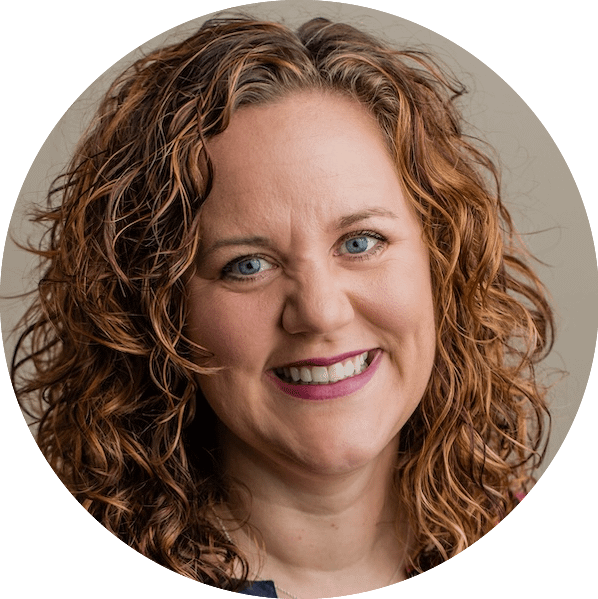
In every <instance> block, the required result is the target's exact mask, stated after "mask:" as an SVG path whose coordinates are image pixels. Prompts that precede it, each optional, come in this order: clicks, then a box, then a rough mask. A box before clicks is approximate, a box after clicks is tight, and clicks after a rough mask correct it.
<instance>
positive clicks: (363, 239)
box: [339, 235, 379, 254]
mask: <svg viewBox="0 0 598 599" xmlns="http://www.w3.org/2000/svg"><path fill="white" fill-rule="evenodd" d="M378 241H379V240H378V239H376V238H374V237H370V236H366V235H361V236H359V237H351V239H347V240H346V241H343V243H342V244H341V248H340V250H339V254H363V253H365V252H368V251H370V250H371V249H372V248H373V247H374V246H375V245H376V244H377V243H378Z"/></svg>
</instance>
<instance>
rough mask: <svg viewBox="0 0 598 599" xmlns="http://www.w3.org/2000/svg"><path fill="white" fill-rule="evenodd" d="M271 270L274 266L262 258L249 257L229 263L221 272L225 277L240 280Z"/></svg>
mask: <svg viewBox="0 0 598 599" xmlns="http://www.w3.org/2000/svg"><path fill="white" fill-rule="evenodd" d="M271 268H274V265H273V264H271V263H270V262H268V261H267V260H265V259H264V258H260V257H258V256H249V257H246V258H239V259H238V260H234V261H233V262H229V263H228V264H227V265H226V266H225V267H224V269H223V271H222V272H223V274H224V275H225V276H230V277H232V278H237V279H242V278H249V277H251V276H252V275H257V274H259V273H261V272H264V271H265V270H270V269H271Z"/></svg>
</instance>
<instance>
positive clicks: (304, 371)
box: [301, 367, 312, 383]
mask: <svg viewBox="0 0 598 599" xmlns="http://www.w3.org/2000/svg"><path fill="white" fill-rule="evenodd" d="M301 381H302V382H304V383H311V381H312V378H311V370H310V369H309V368H305V367H303V368H301Z"/></svg>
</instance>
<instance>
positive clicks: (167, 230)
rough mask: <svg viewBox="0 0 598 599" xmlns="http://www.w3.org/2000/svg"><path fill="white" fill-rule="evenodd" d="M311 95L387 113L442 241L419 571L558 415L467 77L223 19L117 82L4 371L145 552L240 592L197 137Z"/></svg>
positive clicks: (416, 542) (460, 542)
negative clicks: (202, 379) (248, 112)
mask: <svg viewBox="0 0 598 599" xmlns="http://www.w3.org/2000/svg"><path fill="white" fill-rule="evenodd" d="M314 89H319V90H326V91H330V92H334V93H338V94H343V95H345V96H349V97H351V98H353V99H355V100H357V101H358V102H360V104H361V105H362V106H364V107H365V108H366V109H367V110H368V111H369V112H370V113H371V114H372V115H373V116H374V117H375V119H376V120H377V123H378V124H379V127H380V129H381V130H382V132H383V133H384V136H385V139H386V141H387V145H388V150H389V152H390V153H391V155H392V156H393V158H394V160H395V163H396V168H397V172H398V174H399V176H400V179H401V181H402V184H403V187H404V190H405V192H406V195H407V197H408V199H409V201H410V202H411V203H412V204H413V206H414V207H415V209H416V211H417V213H418V215H419V218H420V219H421V224H422V229H423V235H424V239H425V241H426V243H427V245H428V247H429V253H430V264H431V274H432V281H433V289H434V294H435V297H434V302H435V318H436V335H437V349H436V357H435V363H434V368H433V372H432V375H431V378H430V381H429V384H428V387H427V390H426V392H425V395H424V397H423V399H422V401H421V404H420V405H419V407H418V408H417V409H416V411H415V413H414V414H413V416H412V417H411V418H410V420H409V421H408V423H407V424H406V425H405V426H404V428H403V430H402V432H401V439H400V451H399V454H398V456H397V466H396V488H397V491H398V493H399V495H400V497H401V498H402V500H403V503H404V505H405V506H406V507H407V510H408V517H409V522H410V527H411V531H412V535H413V544H412V545H411V547H410V553H409V556H408V558H409V563H410V567H411V569H412V571H414V572H422V571H425V570H427V569H429V568H431V567H434V566H435V565H437V564H439V563H441V562H443V561H445V560H447V559H448V558H450V557H451V556H453V555H455V554H456V553H458V552H460V551H462V550H463V549H464V548H466V547H467V546H469V545H471V544H472V543H473V542H475V541H476V540H477V539H479V538H480V537H481V536H482V535H484V534H485V533H486V532H487V531H488V530H490V529H491V528H492V527H493V526H494V525H495V524H496V522H497V521H499V520H500V519H501V518H503V517H504V516H505V515H506V514H507V513H509V511H511V510H512V509H513V507H514V506H515V505H516V503H517V499H516V495H517V494H518V493H519V492H521V491H525V490H526V489H527V488H529V486H530V485H531V484H533V478H532V473H533V470H534V468H536V467H537V466H538V465H539V463H540V461H541V460H542V457H543V453H544V449H545V444H546V439H547V433H548V428H549V415H548V410H547V407H546V401H545V396H546V389H545V387H543V386H542V385H541V384H540V383H539V382H538V381H537V377H536V374H535V366H536V364H537V363H538V362H539V361H540V360H541V359H543V357H545V355H546V354H547V352H548V351H549V350H550V348H551V346H552V339H553V328H554V327H553V316H552V311H551V309H550V306H549V304H548V302H547V300H546V297H545V296H546V294H545V291H544V289H543V287H542V285H541V283H540V281H539V280H538V278H537V277H536V275H535V274H534V273H533V271H532V270H531V268H530V267H529V266H528V263H529V255H528V254H527V253H526V251H525V250H524V249H523V247H522V244H521V243H520V241H519V239H518V237H517V235H516V232H515V231H514V227H513V224H512V221H511V218H510V216H509V213H508V212H507V210H506V208H505V206H504V205H503V203H502V201H501V195H500V181H499V174H498V169H497V167H496V166H495V164H494V162H493V159H491V157H490V152H489V151H488V150H485V149H484V147H483V145H482V144H481V142H480V141H479V140H477V139H475V138H473V137H471V136H469V135H468V134H466V133H465V131H464V129H465V124H464V123H463V122H462V118H461V115H460V111H459V108H458V101H459V98H460V96H461V95H462V94H463V93H464V92H465V89H464V88H463V86H462V85H461V84H460V83H459V82H458V81H456V80H455V79H454V77H453V76H452V75H450V74H448V72H447V70H446V69H445V68H444V67H442V66H441V65H440V64H439V63H438V61H436V60H434V59H433V58H431V57H430V56H429V55H428V54H426V53H424V52H421V51H415V50H398V49H395V48H392V47H390V46H389V45H387V44H386V43H383V42H381V41H379V40H377V39H375V38H373V37H371V36H369V35H368V34H365V33H363V32H361V31H359V30H357V29H355V28H353V27H351V26H348V25H345V24H335V23H332V22H330V21H328V20H325V19H321V18H320V19H313V20H311V21H309V22H307V23H306V24H304V25H303V26H301V27H300V28H299V29H298V30H297V31H296V32H295V31H292V30H290V29H289V28H287V27H286V26H284V25H282V24H278V23H271V22H262V21H256V20H253V19H251V18H249V17H245V16H240V17H237V16H235V17H227V18H218V19H213V20H210V21H208V22H206V23H205V24H204V25H203V26H202V27H201V28H200V29H199V30H198V31H197V32H196V33H195V34H194V35H192V36H191V37H189V38H188V39H185V40H184V41H182V42H180V43H177V44H174V45H170V46H168V47H165V48H162V49H158V50H156V51H153V52H151V53H150V54H148V55H146V56H144V57H143V58H141V59H140V60H138V61H137V62H135V63H134V64H133V65H132V66H131V67H130V68H128V69H127V70H126V71H125V72H124V73H123V74H122V75H121V76H120V77H119V78H118V79H117V80H116V81H115V82H114V83H113V84H112V86H111V87H110V89H109V91H108V92H107V94H106V95H105V97H104V99H103V101H102V102H101V105H100V107H99V109H98V112H97V114H96V116H95V119H94V121H93V122H92V124H91V126H90V127H89V129H88V131H87V132H86V134H85V135H84V136H83V138H82V140H81V141H80V143H79V145H78V147H77V148H76V151H75V153H74V157H73V159H72V161H71V163H70V164H69V166H68V167H67V169H66V171H65V173H64V174H63V175H62V176H61V177H59V178H58V179H57V180H56V181H55V182H54V184H53V186H52V189H51V190H50V192H49V194H48V205H47V207H46V208H44V209H42V210H40V211H38V212H37V213H36V216H35V220H36V221H37V222H40V223H43V224H44V226H45V228H46V235H45V237H44V238H43V240H42V242H41V244H40V245H39V246H36V247H31V248H29V249H30V250H31V251H34V252H36V253H37V254H38V255H39V256H40V257H41V259H42V262H43V264H44V270H43V276H42V278H41V280H40V282H39V286H38V289H37V291H36V297H35V300H34V303H33V304H32V306H31V308H30V309H29V311H28V312H27V314H26V316H25V324H24V325H23V333H22V335H21V336H20V339H19V341H18V344H17V348H16V350H15V354H14V356H13V361H12V379H13V384H14V386H15V389H16V393H17V397H18V398H19V401H20V402H21V405H22V406H23V408H24V409H26V410H28V411H29V412H30V413H31V414H34V415H35V416H36V418H37V424H38V428H37V440H38V443H39V445H40V447H41V449H42V451H43V453H44V454H45V456H46V458H47V459H48V461H49V463H50V465H51V466H52V467H53V468H54V470H55V471H56V472H57V473H58V475H59V476H60V478H61V480H62V481H63V482H64V484H65V485H66V486H67V487H68V489H69V490H70V491H71V492H72V493H73V494H74V495H75V496H76V497H77V499H78V500H79V501H80V502H81V503H82V505H83V506H84V507H85V508H86V509H87V510H88V511H89V512H90V513H91V514H93V516H94V517H95V518H97V519H98V520H99V521H100V522H101V523H102V524H103V525H104V526H106V527H107V528H108V529H109V530H110V531H112V532H113V533H114V534H115V535H116V536H118V537H119V538H120V539H122V540H123V541H124V542H126V543H128V544H129V545H130V546H132V547H133V548H135V549H137V550H138V551H139V552H141V553H142V554H144V555H145V556H147V557H149V558H151V559H152V560H155V561H156V562H158V563H160V564H162V565H164V566H166V567H168V568H171V569H172V570H174V571H176V572H178V573H180V574H183V575H185V576H188V577H190V578H193V579H195V580H199V581H201V582H203V583H206V584H210V585H215V586H218V587H221V588H226V589H235V588H238V587H239V585H240V584H242V583H243V581H244V580H245V579H246V578H247V577H248V575H249V565H248V563H247V560H246V558H245V557H244V556H243V555H242V554H241V553H240V552H239V551H238V550H237V548H236V547H235V546H234V545H233V544H232V543H231V542H230V539H227V538H226V537H225V536H224V535H223V532H222V531H221V530H219V528H218V527H216V526H215V525H214V517H213V509H214V507H215V506H216V505H218V504H219V503H221V502H224V501H226V496H227V488H226V482H225V479H224V477H223V474H222V472H221V471H220V469H219V465H218V464H219V462H218V451H217V439H216V438H215V434H214V432H213V431H214V429H215V426H214V423H215V416H214V414H213V413H212V412H211V410H210V408H209V407H208V406H207V402H206V401H205V400H204V399H203V397H202V394H201V390H200V389H199V387H198V385H197V382H196V379H195V375H196V374H197V373H200V374H202V373H203V374H206V373H207V372H208V371H207V370H206V368H203V367H202V366H201V365H199V364H198V359H197V351H198V349H197V347H194V345H193V344H192V342H191V341H190V340H189V339H187V338H186V336H185V324H186V311H187V306H186V294H185V289H186V281H187V280H188V277H189V276H190V273H192V271H193V268H194V260H195V259H196V253H197V249H198V244H199V234H198V227H199V214H200V207H201V206H202V203H203V201H204V200H205V199H206V197H207V195H208V194H209V191H210V187H211V182H212V178H213V173H212V166H211V163H210V160H209V156H208V155H207V153H206V150H205V143H206V140H208V139H210V138H212V137H213V136H216V135H218V134H219V133H221V132H222V131H224V130H225V129H226V128H227V126H228V124H229V123H230V120H231V118H232V116H233V114H234V113H235V111H236V110H238V109H240V108H241V107H243V106H244V105H256V104H265V103H268V102H272V101H274V100H277V99H280V98H282V97H286V96H288V95H291V94H293V93H294V92H297V91H303V90H314ZM239 573H240V574H239Z"/></svg>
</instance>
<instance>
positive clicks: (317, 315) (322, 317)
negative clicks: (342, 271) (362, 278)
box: [282, 267, 354, 335]
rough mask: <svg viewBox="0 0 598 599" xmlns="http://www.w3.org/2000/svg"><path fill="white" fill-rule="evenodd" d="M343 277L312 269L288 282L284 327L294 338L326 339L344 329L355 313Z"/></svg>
mask: <svg viewBox="0 0 598 599" xmlns="http://www.w3.org/2000/svg"><path fill="white" fill-rule="evenodd" d="M341 279H342V277H340V276H334V274H333V273H330V272H329V271H328V270H327V269H325V268H316V267H313V268H310V269H309V270H308V272H306V273H303V274H299V275H297V276H295V277H293V278H292V279H290V280H289V289H288V292H287V296H286V301H285V304H284V309H283V313H282V327H283V329H284V330H285V331H286V332H287V333H290V334H292V335H297V334H301V333H302V334H311V335H325V334H327V333H333V332H335V331H338V330H339V329H342V328H343V327H344V326H345V325H347V324H349V323H350V322H351V321H352V320H353V317H354V309H353V305H352V303H351V299H350V295H349V293H348V291H347V289H346V286H345V285H344V284H343V281H342V280H341Z"/></svg>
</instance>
